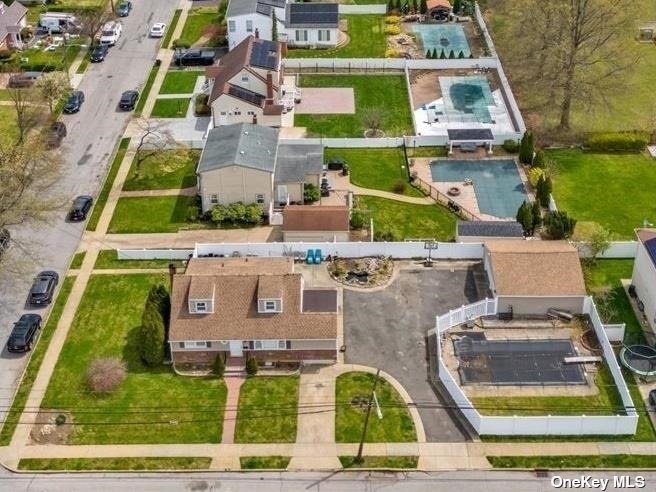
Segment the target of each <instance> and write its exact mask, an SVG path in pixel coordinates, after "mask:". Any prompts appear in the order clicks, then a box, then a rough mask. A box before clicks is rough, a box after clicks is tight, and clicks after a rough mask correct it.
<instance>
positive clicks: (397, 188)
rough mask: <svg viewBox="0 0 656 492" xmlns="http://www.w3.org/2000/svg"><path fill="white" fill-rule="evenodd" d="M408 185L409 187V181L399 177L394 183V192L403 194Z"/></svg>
mask: <svg viewBox="0 0 656 492" xmlns="http://www.w3.org/2000/svg"><path fill="white" fill-rule="evenodd" d="M407 187H408V183H406V182H405V181H403V180H402V179H399V180H397V181H396V182H395V183H394V184H393V185H392V191H393V192H394V193H398V194H399V195H402V194H403V193H405V189H406V188H407Z"/></svg>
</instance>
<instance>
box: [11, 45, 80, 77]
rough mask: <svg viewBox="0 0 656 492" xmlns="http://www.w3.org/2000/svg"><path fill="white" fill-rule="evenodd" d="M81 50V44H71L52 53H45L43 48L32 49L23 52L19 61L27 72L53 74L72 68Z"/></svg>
mask: <svg viewBox="0 0 656 492" xmlns="http://www.w3.org/2000/svg"><path fill="white" fill-rule="evenodd" d="M80 49H81V47H80V45H79V44H69V45H68V46H67V47H64V46H60V47H58V48H55V49H54V50H52V51H45V50H44V49H43V48H30V49H28V50H25V51H24V52H21V54H20V59H19V60H18V61H19V62H20V67H21V69H23V70H25V71H44V72H51V71H54V70H64V69H66V68H68V67H70V65H71V63H73V60H75V58H76V57H77V54H78V53H79V52H80Z"/></svg>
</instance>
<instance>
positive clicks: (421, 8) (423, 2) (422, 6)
mask: <svg viewBox="0 0 656 492" xmlns="http://www.w3.org/2000/svg"><path fill="white" fill-rule="evenodd" d="M419 12H420V13H422V14H425V13H426V12H428V5H426V0H421V1H420V2H419Z"/></svg>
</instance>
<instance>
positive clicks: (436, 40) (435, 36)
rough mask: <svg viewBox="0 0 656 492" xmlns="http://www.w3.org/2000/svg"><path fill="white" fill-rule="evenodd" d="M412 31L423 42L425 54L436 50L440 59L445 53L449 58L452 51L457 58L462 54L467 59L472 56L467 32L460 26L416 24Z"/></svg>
mask: <svg viewBox="0 0 656 492" xmlns="http://www.w3.org/2000/svg"><path fill="white" fill-rule="evenodd" d="M412 30H413V31H414V32H415V34H417V37H418V38H419V40H420V41H421V44H422V46H423V48H424V52H425V51H427V50H431V51H433V49H435V50H436V51H437V56H438V57H440V55H441V53H442V51H444V56H445V57H447V58H448V57H449V54H450V53H451V50H453V54H454V56H455V57H456V58H457V57H458V56H459V55H460V52H462V54H463V56H464V57H466V58H469V56H470V55H471V50H470V49H469V43H468V42H467V36H466V35H465V30H464V29H463V27H462V26H461V25H460V24H415V25H413V26H412Z"/></svg>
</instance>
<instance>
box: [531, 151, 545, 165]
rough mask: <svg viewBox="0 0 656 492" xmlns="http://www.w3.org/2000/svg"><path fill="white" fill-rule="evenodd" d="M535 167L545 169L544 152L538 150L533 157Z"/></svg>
mask: <svg viewBox="0 0 656 492" xmlns="http://www.w3.org/2000/svg"><path fill="white" fill-rule="evenodd" d="M532 165H533V167H539V168H544V151H542V150H536V151H535V156H534V157H533V164H532Z"/></svg>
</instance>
